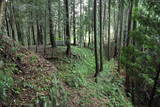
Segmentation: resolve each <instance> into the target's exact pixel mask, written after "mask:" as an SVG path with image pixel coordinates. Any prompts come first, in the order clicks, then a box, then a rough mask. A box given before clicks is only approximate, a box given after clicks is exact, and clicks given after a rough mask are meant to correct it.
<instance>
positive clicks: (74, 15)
mask: <svg viewBox="0 0 160 107" xmlns="http://www.w3.org/2000/svg"><path fill="white" fill-rule="evenodd" d="M73 44H74V45H76V10H75V0H74V1H73Z"/></svg>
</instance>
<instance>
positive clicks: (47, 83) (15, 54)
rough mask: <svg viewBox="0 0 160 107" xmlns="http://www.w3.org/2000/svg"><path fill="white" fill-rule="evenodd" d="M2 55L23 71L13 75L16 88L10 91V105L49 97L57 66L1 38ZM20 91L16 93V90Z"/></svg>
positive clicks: (0, 52) (8, 39) (0, 50)
mask: <svg viewBox="0 0 160 107" xmlns="http://www.w3.org/2000/svg"><path fill="white" fill-rule="evenodd" d="M0 54H2V55H3V57H4V58H5V59H8V60H10V61H12V62H13V63H15V64H16V67H17V68H18V69H19V70H20V71H21V72H18V73H16V74H14V75H13V78H14V88H13V90H12V89H11V91H9V93H8V95H9V96H10V99H11V102H5V104H6V105H8V104H13V105H14V104H28V103H32V102H33V100H35V99H36V98H38V97H39V96H46V95H49V87H51V85H52V82H51V81H52V75H54V73H53V72H56V68H55V66H54V65H53V64H52V63H50V62H49V61H47V60H45V59H44V58H43V57H41V56H39V55H37V54H35V53H34V52H31V51H29V50H27V49H26V48H24V47H22V46H21V45H19V44H18V43H16V42H15V41H13V40H11V39H10V38H8V37H0ZM17 89H18V90H19V91H18V93H16V95H15V92H14V90H17Z"/></svg>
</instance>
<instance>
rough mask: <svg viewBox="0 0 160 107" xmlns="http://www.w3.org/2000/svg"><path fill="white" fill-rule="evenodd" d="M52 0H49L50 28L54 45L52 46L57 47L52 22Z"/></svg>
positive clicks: (51, 40)
mask: <svg viewBox="0 0 160 107" xmlns="http://www.w3.org/2000/svg"><path fill="white" fill-rule="evenodd" d="M51 7H52V5H51V0H48V12H49V29H50V42H51V45H52V48H54V47H56V38H55V35H54V34H53V24H52V23H53V22H52V12H51Z"/></svg>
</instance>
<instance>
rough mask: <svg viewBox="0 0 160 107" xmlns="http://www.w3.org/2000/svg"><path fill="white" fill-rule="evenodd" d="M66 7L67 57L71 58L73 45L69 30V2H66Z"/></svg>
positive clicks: (65, 0)
mask: <svg viewBox="0 0 160 107" xmlns="http://www.w3.org/2000/svg"><path fill="white" fill-rule="evenodd" d="M64 5H65V10H66V12H65V14H66V18H65V20H66V45H67V50H66V55H67V56H71V43H70V30H69V7H68V0H64Z"/></svg>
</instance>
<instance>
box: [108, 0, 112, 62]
mask: <svg viewBox="0 0 160 107" xmlns="http://www.w3.org/2000/svg"><path fill="white" fill-rule="evenodd" d="M110 16H111V0H109V1H108V60H110V21H111V20H110Z"/></svg>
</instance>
